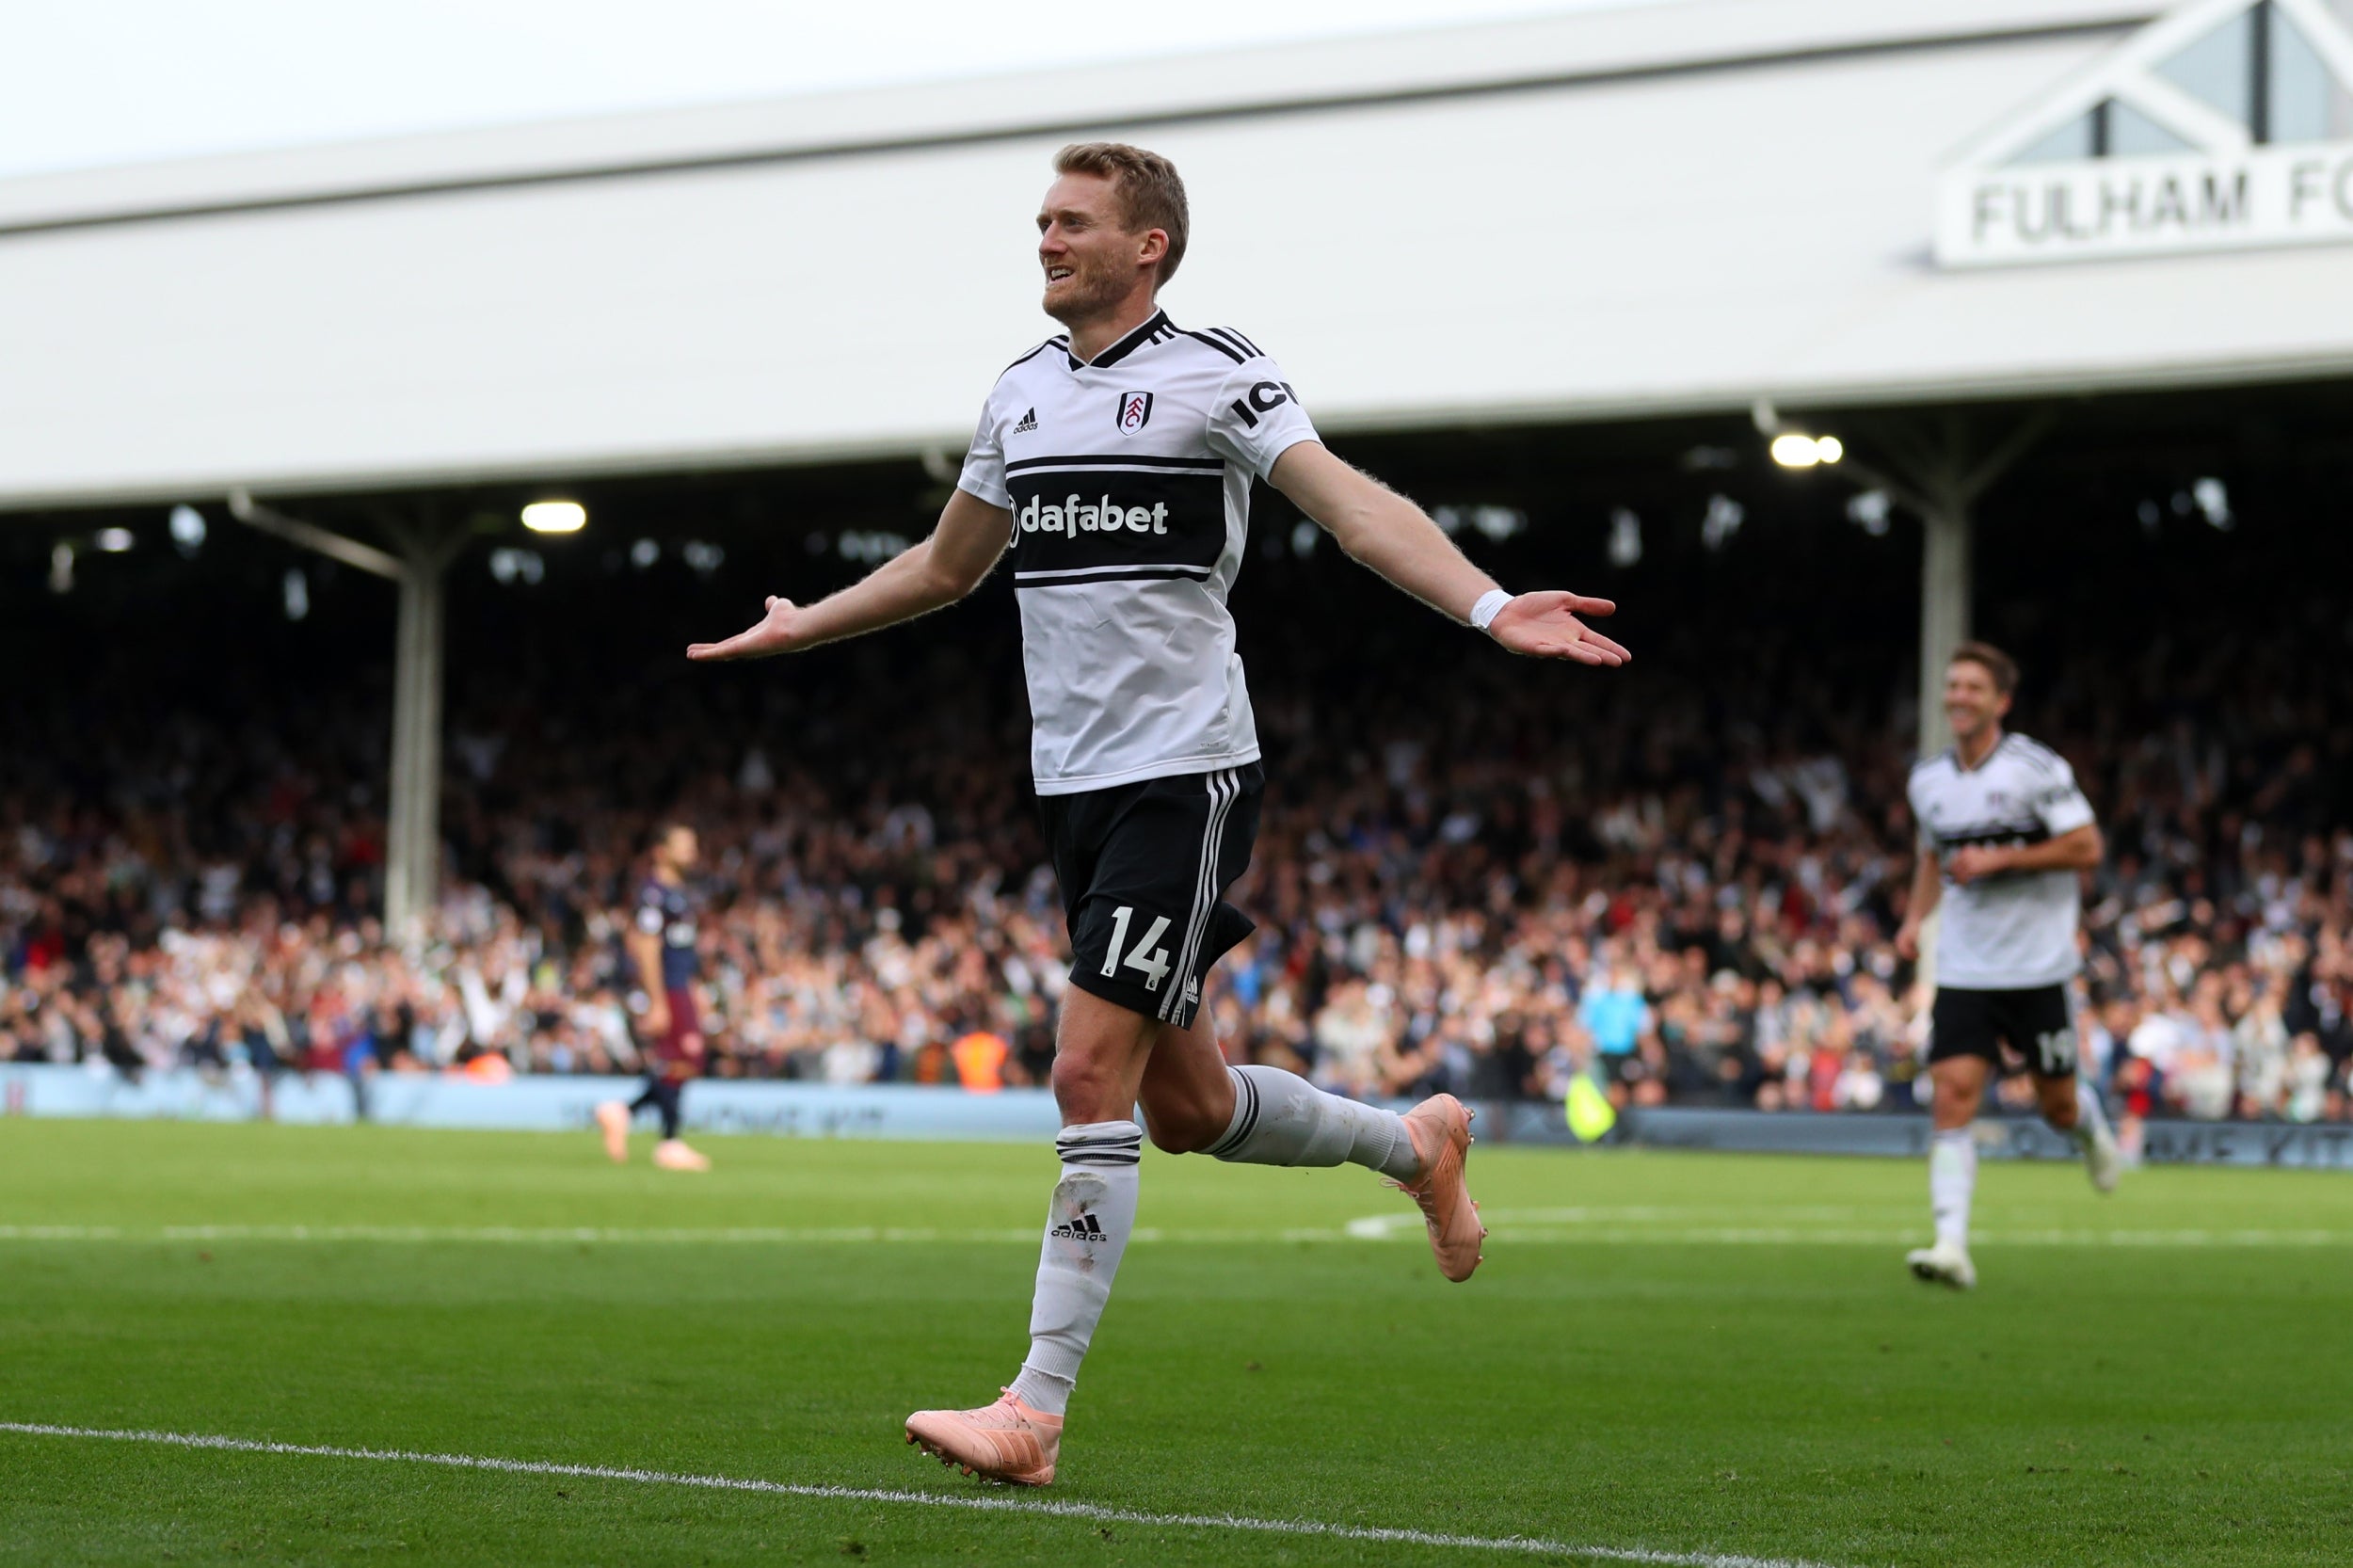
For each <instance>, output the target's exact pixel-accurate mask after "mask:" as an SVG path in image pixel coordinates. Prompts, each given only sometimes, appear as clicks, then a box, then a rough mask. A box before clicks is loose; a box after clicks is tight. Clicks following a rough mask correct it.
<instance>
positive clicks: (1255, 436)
mask: <svg viewBox="0 0 2353 1568" xmlns="http://www.w3.org/2000/svg"><path fill="white" fill-rule="evenodd" d="M1316 439H1317V437H1316V426H1315V422H1314V421H1313V420H1310V419H1309V418H1308V417H1307V410H1306V409H1305V408H1301V407H1300V406H1299V394H1298V393H1296V392H1292V391H1291V388H1290V383H1289V382H1288V381H1286V380H1284V379H1283V371H1282V368H1281V367H1280V366H1278V365H1277V364H1276V363H1275V362H1274V361H1273V360H1270V359H1268V358H1267V357H1266V356H1265V355H1263V354H1261V355H1258V356H1257V358H1255V359H1251V360H1245V361H1243V362H1242V363H1241V364H1240V365H1237V366H1236V367H1235V368H1234V374H1233V375H1231V376H1227V377H1226V378H1225V385H1224V386H1223V387H1221V388H1220V389H1219V390H1218V394H1217V399H1216V401H1215V402H1214V403H1213V404H1212V405H1211V406H1210V408H1209V450H1210V451H1212V452H1215V453H1216V454H1217V455H1218V456H1221V457H1225V458H1228V459H1230V460H1231V461H1234V462H1237V463H1240V464H1241V465H1242V467H1244V468H1246V469H1248V470H1249V471H1250V472H1252V473H1253V474H1255V475H1257V477H1258V478H1260V479H1264V478H1265V477H1266V476H1267V475H1268V473H1270V472H1272V471H1273V468H1274V459H1276V458H1277V457H1280V456H1282V455H1283V454H1284V453H1286V452H1288V451H1289V450H1290V449H1291V448H1292V447H1294V446H1297V445H1298V444H1299V443H1300V442H1301V441H1311V440H1316Z"/></svg>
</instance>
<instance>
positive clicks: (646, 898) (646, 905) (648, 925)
mask: <svg viewBox="0 0 2353 1568" xmlns="http://www.w3.org/2000/svg"><path fill="white" fill-rule="evenodd" d="M667 924H669V920H668V917H666V916H665V915H664V913H663V910H662V894H661V893H660V892H658V891H657V890H655V889H654V888H646V889H645V891H643V892H642V893H640V894H639V895H638V897H637V929H638V930H640V931H642V932H644V933H645V934H646V935H647V936H661V935H662V930H663V927H664V926H665V925H667Z"/></svg>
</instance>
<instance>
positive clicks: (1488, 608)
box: [1470, 588, 1512, 632]
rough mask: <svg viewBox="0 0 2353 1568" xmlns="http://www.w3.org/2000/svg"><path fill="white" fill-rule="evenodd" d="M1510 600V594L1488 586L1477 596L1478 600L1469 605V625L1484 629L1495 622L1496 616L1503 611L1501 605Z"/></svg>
mask: <svg viewBox="0 0 2353 1568" xmlns="http://www.w3.org/2000/svg"><path fill="white" fill-rule="evenodd" d="M1511 602H1512V596H1511V595H1510V594H1507V593H1505V592H1504V591H1503V590H1502V589H1501V588H1489V589H1488V590H1487V591H1486V592H1485V593H1483V594H1481V595H1480V596H1479V602H1478V603H1476V604H1474V605H1472V606H1471V616H1470V620H1471V626H1472V627H1473V628H1474V629H1475V630H1477V631H1481V632H1484V631H1486V630H1487V628H1489V627H1490V626H1493V625H1494V624H1495V623H1496V616H1498V615H1501V614H1502V613H1503V607H1504V606H1505V605H1507V604H1509V603H1511Z"/></svg>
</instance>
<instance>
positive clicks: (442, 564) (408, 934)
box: [229, 490, 471, 940]
mask: <svg viewBox="0 0 2353 1568" xmlns="http://www.w3.org/2000/svg"><path fill="white" fill-rule="evenodd" d="M229 512H230V515H231V516H232V517H234V518H235V519H236V520H238V521H239V522H242V523H244V524H246V525H247V526H248V527H250V528H254V529H258V530H260V531H261V532H262V533H264V534H268V535H271V536H275V537H277V538H280V539H284V540H285V541H286V542H287V543H289V544H293V545H296V546H299V547H300V548H302V549H304V550H308V551H312V552H315V553H317V554H320V555H325V556H327V557H328V558H329V559H332V560H336V561H341V562H342V563H344V565H345V566H349V567H356V568H359V569H360V570H361V571H364V572H368V573H371V574H373V575H375V576H377V577H382V578H386V579H389V580H390V581H392V582H393V583H396V584H399V585H400V625H399V631H398V632H397V633H396V635H395V637H394V641H393V647H392V778H391V781H390V785H391V788H390V791H389V796H388V807H387V811H386V817H387V821H386V830H387V840H388V841H387V843H386V845H385V857H384V926H385V930H386V931H387V932H388V933H390V934H391V935H392V936H393V937H394V939H396V940H408V939H410V938H413V937H415V936H419V935H421V934H422V930H423V926H424V918H425V916H426V915H428V914H430V913H431V912H432V909H433V905H434V903H435V901H436V900H437V899H438V898H439V897H440V872H441V728H442V726H441V693H442V687H443V667H444V664H445V661H446V657H447V640H448V639H447V632H446V626H445V618H446V617H445V614H444V606H445V604H446V602H447V597H448V579H449V567H450V563H451V562H452V561H454V560H455V559H456V556H457V553H458V552H459V551H460V550H462V549H464V548H465V544H466V540H467V537H468V536H469V534H470V532H471V531H470V530H469V529H468V528H466V527H464V526H462V525H461V526H456V527H453V526H450V525H448V524H447V523H446V521H445V520H440V519H438V518H435V517H432V516H430V515H427V516H424V517H422V518H420V519H418V520H415V521H413V522H411V521H401V522H389V521H388V523H387V525H386V531H387V532H388V533H390V534H391V535H392V537H393V541H394V542H395V543H396V544H397V545H398V546H399V547H400V548H399V552H398V553H397V554H394V553H392V552H387V551H383V550H378V549H377V548H376V546H374V545H371V544H363V543H361V542H360V540H358V539H354V538H349V537H347V536H344V535H342V534H338V533H335V532H334V531H333V530H331V529H327V528H321V527H320V526H318V524H316V523H312V522H305V521H304V520H301V519H300V518H293V517H288V516H287V515H286V514H284V513H283V512H280V511H277V510H276V509H274V508H272V507H269V506H266V505H264V504H262V503H260V502H258V501H255V500H254V499H253V498H252V497H251V496H250V495H248V494H247V493H246V492H245V491H243V490H232V491H231V492H230V493H229Z"/></svg>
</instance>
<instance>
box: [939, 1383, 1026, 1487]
mask: <svg viewBox="0 0 2353 1568" xmlns="http://www.w3.org/2000/svg"><path fill="white" fill-rule="evenodd" d="M907 1441H908V1442H910V1443H915V1444H920V1446H921V1448H922V1449H923V1451H924V1452H925V1453H927V1454H931V1455H933V1456H934V1457H936V1459H937V1460H938V1461H939V1462H940V1463H941V1464H945V1465H947V1466H949V1467H950V1468H951V1469H961V1470H962V1471H963V1472H964V1473H965V1474H966V1475H968V1476H979V1477H981V1478H982V1479H983V1480H1002V1481H1010V1482H1012V1483H1013V1484H1014V1485H1016V1486H1045V1485H1048V1483H1050V1482H1051V1481H1052V1480H1053V1479H1054V1461H1055V1459H1056V1457H1057V1456H1059V1455H1060V1454H1061V1452H1062V1417H1061V1416H1048V1415H1047V1414H1046V1413H1045V1412H1044V1411H1042V1410H1032V1409H1031V1408H1030V1407H1029V1406H1028V1405H1026V1404H1023V1403H1022V1402H1021V1401H1020V1400H1016V1399H1015V1398H1014V1397H1013V1390H1012V1389H1010V1388H1007V1389H1003V1390H1001V1391H1000V1398H999V1400H997V1402H996V1403H995V1404H992V1405H984V1406H982V1407H981V1408H980V1409H978V1410H919V1411H917V1412H916V1413H915V1414H914V1415H912V1416H908V1417H907Z"/></svg>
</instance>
